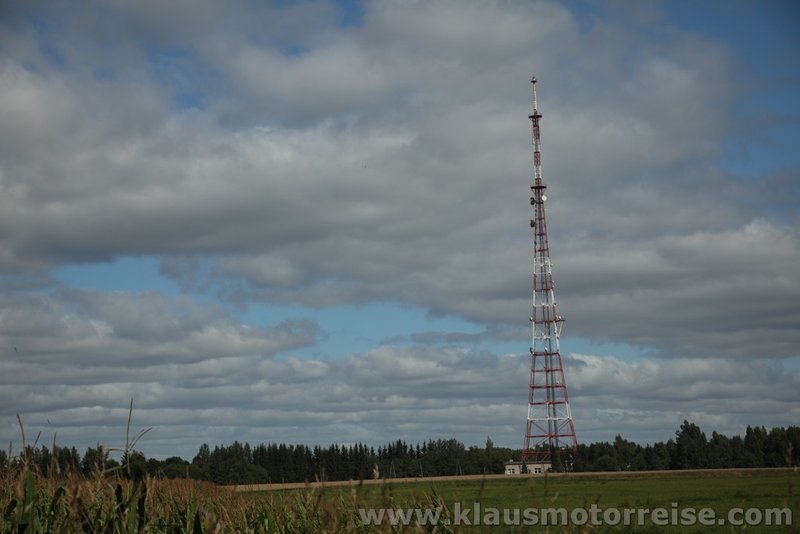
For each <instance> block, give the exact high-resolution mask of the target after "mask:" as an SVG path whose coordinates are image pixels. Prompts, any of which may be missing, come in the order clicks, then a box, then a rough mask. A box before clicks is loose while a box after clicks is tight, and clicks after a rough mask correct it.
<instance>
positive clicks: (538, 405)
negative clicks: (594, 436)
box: [522, 78, 578, 464]
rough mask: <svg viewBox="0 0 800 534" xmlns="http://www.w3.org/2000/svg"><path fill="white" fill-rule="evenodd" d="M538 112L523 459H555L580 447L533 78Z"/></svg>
mask: <svg viewBox="0 0 800 534" xmlns="http://www.w3.org/2000/svg"><path fill="white" fill-rule="evenodd" d="M531 86H532V91H533V110H532V113H531V114H530V115H528V118H529V119H530V120H531V127H532V138H533V185H531V193H532V196H531V206H532V207H533V219H531V228H532V229H533V291H532V303H531V317H530V321H531V348H530V353H531V375H530V385H529V389H528V417H527V419H526V422H525V443H524V446H523V448H522V461H523V463H524V464H527V463H539V464H544V463H551V464H552V462H553V460H554V458H553V457H554V455H559V454H560V452H561V451H564V450H575V449H576V448H577V446H578V440H577V438H576V436H575V425H574V424H573V422H572V412H571V411H570V407H569V396H568V394H567V382H566V380H565V379H564V366H563V363H562V361H561V348H560V344H559V341H560V338H561V327H562V325H563V324H564V318H563V317H562V316H560V315H558V313H557V311H556V301H555V296H554V291H553V270H552V263H551V262H550V246H549V244H548V240H547V221H546V218H545V209H544V204H545V201H546V200H547V197H546V196H545V194H544V190H545V189H546V188H547V186H545V185H544V182H543V181H542V151H541V137H540V128H539V122H540V120H541V118H542V114H541V113H539V110H538V107H537V103H536V78H531Z"/></svg>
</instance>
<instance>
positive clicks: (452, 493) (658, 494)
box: [0, 469, 800, 533]
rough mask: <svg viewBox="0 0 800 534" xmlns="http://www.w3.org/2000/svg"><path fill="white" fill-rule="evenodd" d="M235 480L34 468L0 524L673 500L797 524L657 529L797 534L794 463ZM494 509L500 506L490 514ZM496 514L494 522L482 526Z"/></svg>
mask: <svg viewBox="0 0 800 534" xmlns="http://www.w3.org/2000/svg"><path fill="white" fill-rule="evenodd" d="M238 489H239V491H237V488H233V487H221V486H215V485H213V484H210V483H203V482H197V481H191V480H157V479H152V478H146V479H144V480H142V481H140V482H138V483H133V482H130V481H126V480H123V479H120V478H117V477H108V476H103V475H101V474H98V475H97V476H96V477H95V478H94V479H92V480H84V479H82V478H80V477H68V478H66V479H63V480H53V479H49V478H43V477H41V476H39V475H38V474H37V473H36V472H35V471H33V470H26V471H23V472H20V473H17V474H9V473H5V474H4V473H0V514H2V515H0V532H17V533H21V532H31V533H36V532H48V533H49V532H64V533H71V532H119V533H125V532H153V533H160V532H174V533H179V532H192V533H205V532H269V533H307V532H337V533H338V532H342V533H344V532H489V531H497V532H651V531H653V529H654V528H653V527H654V525H653V524H652V523H648V522H645V523H644V524H642V525H637V524H636V523H635V522H634V524H633V526H630V527H624V526H621V525H616V526H609V525H602V526H592V525H588V524H587V525H576V524H567V525H559V526H552V525H551V526H542V525H541V524H538V525H536V526H526V525H524V524H522V523H523V522H524V520H525V519H526V517H525V516H524V515H522V511H523V510H525V509H528V508H537V509H542V508H554V509H559V508H563V509H564V510H565V511H564V513H565V514H568V513H570V512H572V511H574V509H575V508H578V507H580V508H585V509H587V510H589V509H590V507H591V506H592V505H593V504H594V505H595V506H596V507H597V509H598V510H599V516H598V517H599V518H600V519H604V518H605V515H604V513H603V510H605V509H608V508H612V507H613V508H618V509H621V508H647V509H651V510H652V509H654V508H664V509H665V513H666V514H667V517H665V519H667V520H669V514H670V513H672V503H677V505H676V506H677V507H680V509H686V508H689V507H691V508H695V509H698V510H699V509H701V508H711V509H713V510H715V511H716V513H717V517H726V514H727V512H728V511H729V510H731V509H733V508H742V509H748V508H758V509H760V510H765V509H769V508H788V509H790V510H791V514H792V519H793V523H794V524H793V525H792V526H785V525H784V526H777V527H775V526H773V527H766V526H757V525H753V526H747V528H744V526H731V525H724V526H720V525H715V526H713V527H708V526H703V525H700V524H695V525H683V526H680V525H679V526H668V527H666V528H663V529H660V530H664V531H667V532H747V533H749V532H800V528H798V526H796V525H797V523H798V522H799V521H800V491H799V490H800V471H798V470H791V469H781V470H736V471H715V472H701V471H681V472H657V473H608V474H570V475H566V476H560V475H553V476H546V477H536V478H529V477H505V476H490V477H485V478H483V477H477V478H475V477H459V478H455V477H452V478H446V479H443V478H437V479H418V480H413V481H410V482H399V481H396V480H395V481H366V482H364V483H358V482H355V483H352V484H349V485H347V484H344V485H307V486H305V487H300V488H293V489H282V490H269V491H264V490H262V491H241V490H242V489H243V488H238ZM476 503H478V504H477V506H480V512H478V513H475V506H476ZM381 508H385V509H392V510H393V511H394V510H397V509H404V508H420V509H423V510H436V509H437V508H439V509H441V510H442V512H441V515H440V517H439V518H438V521H437V522H436V524H435V525H434V524H428V525H420V524H415V522H414V521H413V517H412V522H411V523H410V524H409V525H408V526H405V527H404V526H399V525H394V526H393V525H391V524H390V522H389V521H388V517H385V518H384V522H383V523H382V524H381V525H379V526H365V525H364V524H363V523H362V521H361V518H362V515H361V514H363V513H365V512H364V511H365V510H369V509H372V510H378V509H381ZM515 508H516V509H519V510H520V516H519V518H518V520H516V521H515V518H514V516H513V513H510V514H509V516H508V517H507V518H505V517H503V512H502V509H509V510H513V509H515ZM467 509H469V513H468V515H466V516H465V515H464V513H465V511H466V510H467ZM491 509H497V510H498V512H496V513H495V514H496V515H492V512H491V511H490V510H491ZM675 513H676V514H678V513H679V511H678V510H677V509H676V511H675ZM458 514H461V515H458ZM487 514H488V515H487ZM429 518H430V516H429ZM465 519H466V521H464V520H465ZM476 519H480V521H481V525H480V526H477V525H476ZM636 519H637V518H636V516H634V521H635V520H636ZM457 521H460V524H458V525H457V524H456V522H457ZM494 521H497V522H498V523H500V524H501V526H498V527H494V526H487V523H489V524H491V523H493V522H494ZM515 522H516V523H520V524H519V525H516V524H514V523H515ZM579 522H580V521H579Z"/></svg>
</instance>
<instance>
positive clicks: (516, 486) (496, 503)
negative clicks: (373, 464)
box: [252, 469, 800, 532]
mask: <svg viewBox="0 0 800 534" xmlns="http://www.w3.org/2000/svg"><path fill="white" fill-rule="evenodd" d="M309 491H318V492H320V494H319V496H320V497H321V500H322V501H323V502H336V501H339V502H347V503H354V504H355V505H357V506H358V507H377V508H380V507H387V508H388V507H396V508H402V507H409V508H414V507H417V506H420V507H423V508H424V507H429V508H433V507H435V506H437V505H444V506H445V507H446V508H447V509H448V510H449V511H450V518H449V519H450V525H451V526H452V524H453V523H454V522H455V517H454V514H453V511H454V509H455V507H456V503H460V504H459V506H460V507H461V508H460V509H461V510H462V511H463V510H465V509H467V508H469V509H471V513H470V514H469V516H467V517H466V519H467V520H468V521H469V522H470V523H471V524H472V527H470V528H463V525H464V524H465V523H463V522H462V523H461V525H462V528H460V529H456V530H457V531H466V532H470V531H475V532H477V531H486V530H490V529H491V528H490V527H489V526H487V525H486V524H483V525H482V526H481V528H477V527H475V526H474V525H475V524H476V514H475V503H479V506H480V509H479V510H480V513H479V514H478V515H479V516H481V517H480V518H481V520H482V523H485V522H484V521H483V519H488V520H489V522H490V523H491V521H492V520H494V518H495V517H497V516H492V515H491V512H489V514H490V515H488V516H486V511H487V510H489V509H490V508H495V509H497V510H498V512H499V514H498V515H499V520H500V522H501V523H502V522H503V521H504V519H503V517H502V514H503V511H502V510H503V509H510V510H513V509H515V508H516V509H519V510H521V511H522V510H524V509H526V508H537V509H541V508H556V509H557V508H564V509H565V510H566V511H567V513H569V512H570V511H571V510H573V509H574V508H577V507H580V508H585V509H587V510H589V509H590V507H591V505H592V504H593V503H594V504H595V505H597V509H599V512H598V515H597V517H598V519H600V520H602V519H603V517H604V516H603V510H604V509H606V508H617V509H623V508H631V509H648V510H653V509H655V508H664V509H665V510H666V512H664V513H666V514H667V516H666V517H665V519H666V520H667V521H669V520H670V519H671V517H670V516H672V514H676V515H675V517H677V518H678V520H679V521H681V520H682V516H681V515H680V514H681V513H684V512H683V510H686V509H687V508H692V509H694V510H697V511H699V510H700V509H703V508H710V509H713V510H714V511H715V514H716V516H715V518H716V519H719V518H722V519H727V514H728V512H729V511H730V510H733V509H736V508H741V509H743V510H747V509H749V508H757V509H759V510H760V511H761V512H763V511H764V510H767V509H770V508H781V509H783V508H788V509H790V510H791V514H792V520H793V524H792V526H786V525H783V526H771V527H767V526H765V525H760V526H757V525H748V526H747V527H746V528H745V525H741V526H732V525H729V524H725V525H723V526H720V525H714V526H707V525H701V524H699V521H698V522H696V523H695V524H694V525H687V524H685V523H687V522H690V521H691V518H692V517H695V518H698V516H697V514H696V513H695V514H690V515H688V516H687V519H688V520H687V521H682V522H683V523H684V524H682V525H676V526H670V525H667V526H665V527H659V530H663V531H667V532H800V527H798V523H800V471H796V470H789V469H784V470H728V471H715V472H707V471H706V472H697V471H677V472H660V473H640V474H637V473H625V474H619V473H612V474H594V475H571V476H570V475H567V476H550V477H541V478H521V477H509V478H500V479H497V478H493V479H486V480H454V481H438V480H437V481H431V482H411V483H392V482H391V481H388V482H387V483H386V484H384V485H361V486H358V485H356V486H353V487H342V486H337V487H325V488H322V489H316V490H308V489H303V490H284V491H282V492H280V493H283V494H284V496H285V497H286V498H294V497H296V496H297V494H298V493H300V494H307V493H308V492H309ZM259 496H262V497H263V496H264V494H263V493H254V494H252V497H254V498H256V499H257V498H258V497H259ZM437 498H438V499H440V501H439V502H437V500H436V499H437ZM673 503H675V505H673ZM673 509H675V511H674V512H673ZM622 513H624V512H622V511H621V512H620V514H622ZM638 513H639V512H638V511H636V512H634V515H632V516H631V518H632V521H633V523H632V525H631V526H630V527H623V526H622V525H621V522H620V525H617V526H615V527H613V528H612V527H609V526H608V525H604V526H602V527H599V528H598V527H593V528H590V526H589V525H586V526H584V528H583V529H580V528H577V527H576V526H575V525H573V528H567V530H574V531H581V530H583V531H595V530H599V531H602V532H613V531H626V532H649V531H652V530H653V528H654V527H655V525H653V524H652V523H651V522H650V516H649V512H643V513H644V514H645V519H646V523H645V524H644V525H638V526H637V523H636V521H637V519H638V518H637V515H636V514H638ZM685 513H687V514H689V512H685ZM508 514H509V516H508V519H510V520H511V523H512V524H506V526H505V527H504V528H498V529H497V530H502V531H509V532H528V531H530V532H541V531H544V530H545V527H544V526H542V525H541V524H539V525H537V526H535V527H526V526H525V525H524V524H523V522H524V517H523V516H522V512H520V516H519V521H518V522H519V523H520V524H519V526H516V525H513V523H514V522H516V521H515V517H514V515H513V511H509V512H508ZM751 514H753V515H751V516H750V518H752V519H755V518H756V517H757V516H756V515H755V514H756V512H751ZM463 518H464V516H463V513H462V519H463ZM610 518H611V520H612V521H613V520H614V516H613V513H612V515H611V516H610ZM621 519H622V517H620V520H621ZM658 519H659V518H658V517H657V518H656V520H658ZM734 519H741V520H742V521H745V522H746V517H745V516H744V515H743V514H741V515H737V516H736V517H735V518H734ZM579 520H580V518H579ZM385 521H386V520H385ZM387 522H388V521H387ZM443 522H444V521H443ZM726 523H727V521H726ZM443 526H447V525H443ZM562 530H564V529H562V528H560V527H552V526H551V527H550V531H562Z"/></svg>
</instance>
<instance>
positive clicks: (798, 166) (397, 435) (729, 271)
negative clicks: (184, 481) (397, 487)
mask: <svg viewBox="0 0 800 534" xmlns="http://www.w3.org/2000/svg"><path fill="white" fill-rule="evenodd" d="M798 23H800V7H798V4H797V3H796V2H792V1H778V0H767V1H758V2H757V1H754V0H752V1H741V0H730V1H724V2H723V1H721V0H709V1H706V2H699V3H698V2H693V1H692V2H690V1H688V0H678V1H670V2H659V1H655V0H654V1H649V2H635V1H608V2H601V1H594V0H574V1H567V2H555V1H536V2H528V1H504V0H475V1H473V0H467V1H465V0H458V1H456V0H441V1H440V0H434V1H421V0H420V1H413V0H412V1H407V2H396V1H391V0H370V1H364V2H356V1H352V0H337V1H334V0H308V1H297V2H294V1H289V0H283V1H275V2H261V1H249V0H234V1H228V2H218V1H212V0H179V1H175V2H169V3H164V2H159V1H155V0H141V1H138V2H123V1H120V0H76V1H74V2H68V3H61V2H58V3H53V2H47V1H36V0H26V1H22V0H11V1H6V2H2V3H1V4H0V95H2V98H0V443H5V444H7V445H8V446H9V447H11V449H12V451H18V450H19V447H20V443H21V432H20V429H19V426H18V422H17V414H19V417H20V418H21V419H22V421H23V423H24V428H25V434H26V437H27V439H28V441H29V442H32V441H34V439H35V437H36V436H39V443H42V444H46V445H50V444H52V443H53V442H55V443H57V444H60V445H62V446H75V447H76V448H78V450H79V451H80V452H83V451H84V450H85V449H86V447H88V446H95V445H97V444H98V443H99V444H103V445H104V446H106V447H121V446H123V445H124V439H125V425H126V421H127V417H128V407H129V403H130V401H131V399H133V403H134V410H133V420H132V429H133V430H139V429H145V428H151V430H150V431H149V432H148V433H147V434H146V436H145V437H144V438H143V439H142V440H141V441H140V442H139V444H138V445H137V447H138V448H139V449H140V450H141V451H142V452H143V453H144V454H145V455H147V456H152V457H156V458H164V457H167V456H173V455H178V456H182V457H184V458H187V459H191V458H192V457H193V456H194V454H196V452H197V449H198V447H199V446H200V445H201V444H202V443H208V444H209V445H211V446H212V447H213V446H214V445H218V444H219V445H221V444H229V443H232V442H233V441H234V440H239V441H247V442H250V443H251V444H257V443H271V442H286V443H305V444H308V445H314V444H322V445H327V444H330V443H340V444H348V443H354V442H362V443H367V444H370V445H374V446H377V445H380V444H384V443H387V442H390V441H394V440H397V439H404V440H406V441H408V442H410V443H416V442H422V441H426V440H429V439H438V438H451V437H452V438H457V439H459V440H461V441H463V442H464V443H466V444H467V445H479V446H482V445H483V444H484V443H485V442H486V438H487V437H491V439H492V441H493V442H494V443H495V445H497V446H505V447H512V448H521V447H522V441H523V439H522V438H523V432H524V428H525V416H526V410H527V389H528V379H529V366H530V362H529V358H530V356H529V354H528V349H529V346H530V323H529V317H530V304H531V303H530V287H531V286H530V284H531V280H530V278H531V273H532V253H531V248H532V237H533V236H532V234H531V229H530V225H529V220H530V218H531V215H532V212H531V206H530V203H529V196H530V190H529V186H530V183H531V181H532V175H533V168H532V148H531V133H530V122H529V120H528V114H529V112H530V111H529V110H530V106H531V103H530V78H531V76H536V77H537V79H538V80H539V81H538V84H537V89H538V103H539V111H541V112H542V115H543V118H542V121H541V127H542V133H541V138H542V159H543V177H544V181H545V182H546V183H547V185H548V195H547V196H548V205H547V209H548V212H547V217H548V231H549V237H550V252H551V257H552V261H553V275H554V279H555V282H556V299H557V301H558V306H559V312H560V313H561V314H563V315H564V316H565V317H566V323H565V325H564V330H563V335H562V339H561V350H562V355H563V358H564V366H565V374H566V380H567V384H568V388H569V395H570V402H571V408H572V415H573V418H574V422H575V429H576V433H577V436H578V440H579V442H582V443H591V442H595V441H610V440H613V439H614V437H615V436H616V435H617V434H620V435H622V436H623V437H625V438H627V439H631V440H634V441H637V442H639V443H643V444H644V443H653V442H656V441H664V440H666V439H669V438H670V437H674V435H675V431H676V430H677V429H678V427H679V426H680V424H681V423H682V422H683V420H684V419H686V420H689V421H692V422H695V423H697V424H698V425H700V426H701V428H702V429H703V430H704V431H705V432H706V433H707V434H709V435H710V434H711V432H712V431H717V432H721V433H723V434H726V435H735V434H742V433H743V432H744V430H745V428H746V427H747V426H748V425H763V426H765V427H767V428H771V427H774V426H788V425H792V424H794V425H796V424H798V422H800V269H798V265H800V231H799V230H798V228H800V226H799V225H798V222H799V221H800V176H799V172H798V171H800V151H798V150H797V148H796V147H797V144H798V141H800V104H798V99H797V98H796V96H797V94H800V37H798V34H797V32H796V28H797V27H798ZM4 448H7V447H5V446H4Z"/></svg>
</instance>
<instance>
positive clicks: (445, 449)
mask: <svg viewBox="0 0 800 534" xmlns="http://www.w3.org/2000/svg"><path fill="white" fill-rule="evenodd" d="M521 452H522V451H521V450H520V449H509V448H505V447H495V446H494V444H493V442H492V440H491V439H487V440H486V444H485V446H484V447H476V446H471V447H465V446H464V444H463V443H461V442H460V441H458V440H455V439H438V440H430V441H427V442H424V443H417V444H415V445H411V444H408V443H406V442H405V441H403V440H397V441H395V442H393V443H389V444H386V445H382V446H379V447H378V448H374V447H371V446H367V445H365V444H362V443H356V444H351V445H335V444H334V445H329V446H327V447H321V446H314V447H309V446H306V445H287V444H284V443H281V444H277V443H270V444H264V443H262V444H259V445H255V446H251V445H250V444H248V443H240V442H238V441H234V442H233V443H232V444H230V445H216V446H214V448H213V449H212V448H211V447H209V445H208V444H205V443H204V444H202V445H201V446H200V448H199V450H198V452H197V454H196V455H195V456H194V458H193V459H192V460H191V461H189V460H185V459H183V458H181V457H178V456H173V457H170V458H166V459H164V460H157V459H155V458H150V459H147V458H145V456H144V455H143V454H141V453H140V452H131V453H130V454H129V455H127V456H126V457H123V459H122V463H123V464H125V467H126V469H125V470H124V472H125V473H129V474H130V473H132V472H134V473H140V474H144V473H147V474H149V475H152V476H160V477H165V478H193V479H198V480H208V481H211V482H214V483H217V484H257V483H269V482H273V483H274V482H306V481H314V480H322V481H330V480H351V479H352V480H360V479H370V478H396V477H423V476H442V475H460V474H464V475H467V474H489V473H503V472H504V464H505V462H507V461H509V460H519V459H520V456H521ZM23 459H24V461H27V462H29V463H31V464H33V465H34V466H35V467H36V468H37V469H38V470H39V471H40V472H41V473H42V474H43V475H45V476H47V475H53V476H60V475H66V474H69V473H79V474H81V475H84V476H87V477H88V476H93V475H96V474H97V473H98V472H99V473H102V472H112V471H114V470H115V469H119V467H120V466H121V464H120V462H117V461H116V460H114V459H113V458H110V457H109V451H108V450H106V449H104V448H103V447H102V446H99V445H98V446H97V447H89V448H88V449H87V450H86V452H85V453H84V455H83V456H82V457H81V456H80V455H79V454H78V452H77V450H76V449H75V448H74V447H71V448H66V447H58V446H55V445H54V446H53V448H52V450H50V449H48V448H47V447H46V446H40V447H31V446H27V447H26V448H25V450H24V451H23V454H21V455H20V456H17V457H13V458H9V456H8V455H7V454H6V453H5V451H0V469H3V470H5V469H14V468H17V467H19V465H20V463H21V462H22V461H23ZM554 459H555V461H554V469H556V470H573V471H576V472H579V471H641V470H663V469H706V468H719V469H722V468H743V467H797V466H800V427H798V426H789V427H787V428H783V427H776V428H773V429H771V430H769V431H767V430H766V429H765V428H764V427H763V426H762V427H758V426H757V427H750V426H748V427H747V429H746V431H745V435H744V437H741V436H733V437H727V436H724V435H722V434H719V433H717V432H712V434H711V436H710V437H706V435H705V433H704V432H702V430H701V429H700V427H698V426H697V425H696V424H694V423H690V422H688V421H684V422H683V424H682V425H681V426H680V428H679V429H678V430H677V431H676V432H675V438H674V439H669V440H667V441H666V442H658V443H654V444H648V445H645V446H642V445H640V444H637V443H634V442H632V441H628V440H626V439H624V438H622V436H620V435H617V436H616V438H615V439H614V442H613V443H608V442H597V443H592V444H588V445H585V444H583V445H579V446H578V448H577V449H576V450H575V451H567V452H564V453H561V454H559V455H555V456H554Z"/></svg>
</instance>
